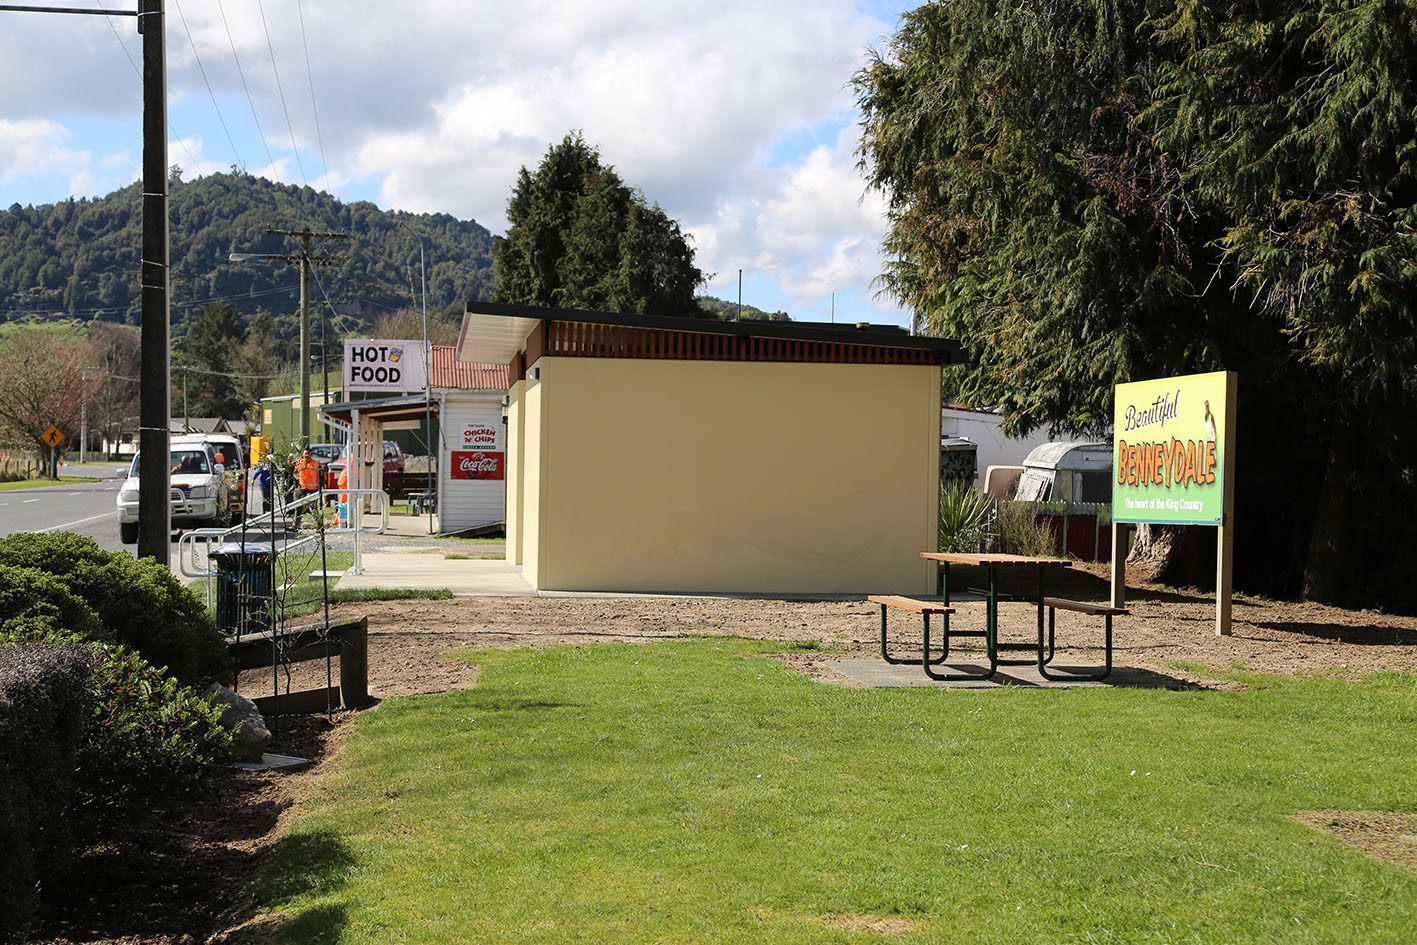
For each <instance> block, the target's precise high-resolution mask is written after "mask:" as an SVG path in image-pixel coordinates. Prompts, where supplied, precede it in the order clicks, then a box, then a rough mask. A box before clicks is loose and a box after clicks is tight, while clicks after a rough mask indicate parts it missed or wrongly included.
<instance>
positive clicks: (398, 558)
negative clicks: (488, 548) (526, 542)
mask: <svg viewBox="0 0 1417 945" xmlns="http://www.w3.org/2000/svg"><path fill="white" fill-rule="evenodd" d="M360 557H361V559H362V561H361V564H362V565H363V570H364V573H363V574H350V573H349V572H347V571H346V572H345V574H344V576H343V577H342V578H340V580H339V583H338V584H336V585H335V588H336V589H337V590H346V589H350V590H361V589H372V588H379V589H381V590H434V591H436V590H442V589H444V588H446V589H447V590H449V591H451V592H452V594H453V596H454V597H535V596H537V595H536V590H535V589H534V588H533V587H532V586H531V585H530V584H528V583H527V582H526V579H525V578H523V577H522V569H521V565H518V564H510V563H508V562H506V561H502V560H496V559H467V560H464V559H460V558H454V559H452V560H448V559H447V558H445V557H444V556H443V553H442V551H441V550H431V549H430V550H424V551H375V552H370V553H367V554H364V555H361V556H360Z"/></svg>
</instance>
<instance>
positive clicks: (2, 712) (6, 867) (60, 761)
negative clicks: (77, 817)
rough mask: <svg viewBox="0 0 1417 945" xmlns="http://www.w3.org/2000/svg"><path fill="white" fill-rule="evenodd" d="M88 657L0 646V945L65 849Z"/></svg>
mask: <svg viewBox="0 0 1417 945" xmlns="http://www.w3.org/2000/svg"><path fill="white" fill-rule="evenodd" d="M89 674H90V654H89V651H88V649H87V648H86V647H80V646H53V645H48V644H25V645H19V646H4V647H0V785H4V791H5V794H6V799H5V800H6V802H5V803H3V804H0V850H4V851H5V855H4V856H0V903H6V904H7V906H6V907H5V908H0V941H8V940H11V939H18V938H19V937H21V936H22V935H23V933H24V931H25V929H26V927H27V926H28V925H29V922H30V920H31V918H32V917H33V915H34V908H35V901H36V898H37V890H38V884H39V883H40V881H41V880H42V879H43V878H44V877H49V876H55V875H57V874H58V873H59V872H60V871H61V870H62V869H63V867H64V866H65V865H66V863H67V862H68V858H69V856H70V855H71V851H72V849H73V821H72V819H71V818H70V817H69V816H68V814H69V811H70V809H71V806H72V804H73V800H74V798H75V796H76V790H77V786H76V774H75V772H76V771H77V769H78V767H79V758H80V756H81V755H82V753H83V751H84V748H85V743H86V741H87V737H88V726H89V717H90V715H91V713H92V706H91V703H90V702H89V700H88V693H89V678H90V675H89Z"/></svg>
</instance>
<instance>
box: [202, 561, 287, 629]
mask: <svg viewBox="0 0 1417 945" xmlns="http://www.w3.org/2000/svg"><path fill="white" fill-rule="evenodd" d="M211 558H212V560H213V561H214V562H216V625H217V627H218V628H219V629H220V630H221V631H222V632H223V633H233V632H236V633H250V632H253V631H254V630H258V629H264V628H265V625H266V619H265V618H266V615H267V614H268V612H269V611H270V603H271V563H272V562H273V561H274V560H275V549H274V548H273V547H272V546H271V545H270V544H269V543H268V542H264V541H248V542H246V544H245V546H244V547H243V546H242V544H241V542H239V541H233V542H228V543H226V544H224V545H218V546H217V547H216V548H214V549H213V550H212V552H211ZM243 618H244V619H243Z"/></svg>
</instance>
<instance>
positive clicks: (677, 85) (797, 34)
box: [0, 0, 892, 305]
mask: <svg viewBox="0 0 1417 945" xmlns="http://www.w3.org/2000/svg"><path fill="white" fill-rule="evenodd" d="M263 8H264V15H265V17H266V22H265V23H264V24H263V23H262V20H261V9H262V7H258V6H257V5H255V4H234V3H226V4H224V5H223V6H222V7H221V8H218V7H217V5H215V4H197V3H190V2H188V3H184V4H183V5H182V7H181V8H180V11H179V9H178V7H177V5H176V3H175V2H174V3H171V4H169V5H168V18H167V28H168V50H169V79H168V82H169V90H170V92H171V95H172V100H173V105H172V110H171V115H170V123H171V125H172V129H171V130H172V137H174V138H178V137H180V138H182V139H183V140H184V141H185V142H186V149H185V150H186V151H190V152H191V157H189V156H188V154H187V153H185V151H184V149H182V148H180V147H174V148H173V150H172V157H171V162H172V163H180V164H183V166H184V170H185V171H186V172H187V175H188V176H192V175H193V174H194V173H198V172H208V171H210V170H212V169H214V168H225V167H226V166H228V165H230V164H238V165H241V166H244V167H246V168H247V169H248V170H250V171H251V172H252V173H257V174H261V175H263V176H272V177H275V178H277V179H280V180H284V181H287V182H292V183H302V182H304V181H302V177H301V174H302V172H301V169H300V168H301V165H303V168H304V172H303V173H304V176H305V179H306V180H308V182H309V183H311V184H313V185H316V186H320V185H321V184H322V183H327V184H328V185H329V186H332V187H333V188H335V191H336V193H339V192H340V191H339V188H340V187H341V186H345V185H350V186H353V185H358V187H361V188H364V189H362V190H360V191H359V194H360V195H361V196H363V195H366V194H368V193H369V191H368V190H367V188H368V187H369V186H377V187H378V188H379V190H378V192H377V194H376V195H375V198H376V200H377V202H378V203H380V204H381V205H382V206H386V207H395V208H400V209H409V210H415V211H440V212H446V213H451V214H453V215H455V216H459V217H464V218H466V217H473V218H475V219H477V220H478V221H479V222H481V223H483V224H484V225H486V226H488V227H489V228H491V229H493V230H494V231H499V230H501V229H502V228H503V227H504V226H505V208H506V201H507V197H508V195H509V194H510V191H511V187H512V184H513V182H514V179H515V175H516V172H517V169H518V168H519V167H521V166H523V165H531V166H534V165H535V164H536V163H537V162H538V161H539V160H540V158H541V156H542V154H543V153H544V152H545V150H546V148H547V146H548V145H549V144H551V143H553V142H555V141H559V140H560V139H561V137H562V136H563V135H565V134H566V133H568V132H570V131H572V130H576V129H580V130H583V131H584V134H585V136H586V139H587V140H588V141H590V142H591V143H593V144H596V145H598V146H599V147H600V148H601V152H602V155H603V157H604V158H605V160H607V161H608V162H610V163H612V164H614V165H615V166H616V167H617V169H618V170H619V171H620V173H621V174H622V176H623V177H624V178H625V180H626V181H628V182H629V183H630V184H632V185H634V186H637V187H639V188H641V189H642V190H643V191H644V193H645V195H646V197H647V198H648V199H649V200H651V201H653V202H656V203H658V204H660V205H661V206H662V207H663V208H664V210H665V211H666V212H667V213H668V214H670V215H671V216H673V217H675V218H676V219H679V220H680V221H681V222H682V223H683V224H684V225H685V227H686V229H688V230H689V231H690V232H691V233H692V234H693V235H694V237H695V241H696V246H697V247H698V250H699V261H700V264H701V266H702V267H703V268H705V269H707V270H711V271H718V272H721V273H722V274H723V276H724V278H723V279H721V280H719V281H718V282H716V283H715V285H716V286H718V287H719V288H720V289H722V287H723V286H724V285H725V284H726V282H727V281H732V280H736V275H737V273H736V270H737V269H738V268H739V267H740V266H742V267H744V268H753V269H755V270H758V271H759V272H760V273H761V274H763V275H764V276H767V277H768V278H771V279H772V280H773V281H775V283H776V285H777V286H778V288H779V290H780V291H781V293H782V294H783V296H784V298H785V299H789V300H791V302H792V304H801V305H812V304H816V303H818V302H820V301H821V299H822V298H824V297H826V296H829V295H830V293H831V292H833V291H836V292H839V293H851V294H857V295H859V294H862V293H863V292H864V291H866V285H867V283H869V280H870V278H871V277H872V276H874V275H875V273H876V272H878V271H879V269H880V262H879V259H878V258H876V249H875V247H876V246H877V245H878V243H879V238H880V234H881V230H882V226H881V220H880V216H879V201H876V200H874V199H868V200H867V201H866V202H865V203H859V202H858V201H859V199H860V197H861V194H862V190H863V185H862V183H861V180H860V177H859V175H858V174H857V172H856V171H855V169H854V157H853V155H852V153H851V152H852V149H853V147H854V143H855V132H854V129H853V127H852V114H853V103H852V100H851V93H850V90H849V83H850V79H851V75H852V73H853V72H854V71H855V70H856V69H857V68H858V67H859V65H860V63H861V54H862V51H863V49H864V48H865V47H866V46H867V45H869V44H871V43H874V42H877V41H878V40H879V39H880V37H881V36H883V35H884V34H886V33H888V32H889V30H890V28H891V26H892V24H891V22H890V21H889V15H890V14H889V12H888V11H880V10H878V9H876V8H875V7H874V6H873V5H872V4H870V3H869V2H866V0H814V2H800V0H799V2H796V3H792V2H784V3H779V4H771V5H769V4H763V3H760V2H758V0H723V2H721V3H718V4H703V3H699V2H689V0H672V2H657V3H645V2H644V0H603V2H601V3H597V4H583V3H571V2H568V0H529V2H525V3H522V4H508V3H493V2H489V0H466V2H459V3H452V4H449V3H447V2H445V0H406V2H402V3H399V4H390V3H387V2H386V0H303V3H302V4H301V5H299V6H297V4H296V0H265V3H264V4H263ZM222 10H224V11H225V19H223V17H222ZM179 13H180V15H179ZM302 16H303V22H304V41H303V42H302V36H301V32H300V29H299V24H300V22H301V18H302ZM75 21H78V22H75ZM12 23H14V24H16V28H15V29H13V30H10V31H8V32H7V33H5V34H4V35H0V114H3V115H6V116H7V117H8V119H9V121H8V122H3V123H0V174H5V173H11V174H13V173H18V171H14V170H11V169H10V168H11V166H12V165H13V166H15V167H29V168H33V167H36V166H42V165H46V164H47V165H48V167H49V169H51V170H52V169H53V168H54V167H56V166H60V167H66V168H67V169H66V170H65V171H64V173H65V175H66V178H67V179H70V180H71V181H73V185H74V186H78V185H79V184H80V183H82V182H87V183H88V184H90V185H97V184H101V183H102V182H103V181H104V180H105V179H106V177H107V173H106V172H105V171H103V170H102V169H99V168H96V167H89V166H88V165H89V164H90V163H92V160H93V159H92V158H88V157H87V156H86V154H85V152H86V151H87V152H91V153H94V154H103V153H107V152H109V151H128V152H130V153H131V152H132V151H135V150H136V149H137V147H138V142H136V141H132V140H126V141H123V142H121V143H117V142H115V141H112V140H110V141H109V142H107V143H98V142H97V140H96V139H94V138H91V137H90V135H91V134H92V135H96V134H99V133H101V132H103V131H104V130H105V129H97V130H95V129H92V128H89V127H87V126H88V125H92V124H95V123H100V120H101V121H104V122H111V121H112V120H113V119H114V118H117V117H123V118H126V119H131V116H132V115H133V114H134V113H135V112H136V109H137V104H138V102H139V95H138V93H139V89H140V84H139V82H138V80H137V77H136V75H135V74H134V72H133V67H132V64H131V62H130V61H129V60H130V57H132V58H136V57H138V56H139V54H140V50H141V45H140V40H139V38H138V37H137V35H136V33H135V32H134V30H133V29H132V26H131V20H127V19H119V18H115V19H114V25H113V26H112V27H110V26H109V25H108V24H107V23H105V22H103V21H102V20H100V19H99V18H88V17H53V16H51V17H44V16H34V15H19V14H11V15H9V16H8V17H7V18H6V26H7V27H9V26H10V25H11V24H12ZM268 27H269V30H268ZM189 30H190V34H189ZM228 30H229V32H228ZM115 34H116V36H117V38H115ZM189 35H190V39H189ZM268 36H269V41H268ZM268 42H269V45H268ZM192 45H195V46H196V49H197V55H198V56H200V61H201V67H202V68H201V69H200V70H199V69H198V67H197V57H196V56H194V55H193V52H192ZM233 46H234V47H235V49H236V51H237V56H239V63H240V68H239V69H238V66H237V62H238V60H237V58H235V57H233V55H232V47H233ZM125 49H126V51H127V52H126V54H125ZM272 50H273V51H274V53H273V52H272ZM307 51H308V56H309V63H310V70H311V71H310V74H309V75H308V76H307V72H306V55H307ZM273 54H274V58H275V60H276V64H277V66H278V71H279V76H280V87H279V89H278V88H277V85H276V79H275V76H276V70H274V69H273V68H272V62H271V60H272V55H273ZM243 80H244V81H243ZM208 83H210V86H211V89H212V91H211V92H210V93H209V92H208ZM312 85H313V98H314V101H315V103H316V105H317V106H318V110H319V111H318V118H319V134H318V138H317V134H316V126H315V110H314V107H312V103H311V99H312V90H311V86H312ZM248 89H249V92H250V95H251V98H252V101H254V103H255V110H256V112H257V114H258V115H259V133H258V130H257V121H256V120H255V119H253V118H252V115H251V111H252V108H251V104H250V103H248V99H247V90H248ZM212 95H215V97H216V99H217V102H218V103H219V108H220V121H219V122H218V116H217V114H216V110H215V109H213V107H212ZM282 96H283V101H282ZM287 116H289V123H287ZM36 123H37V124H36ZM843 126H845V130H843V131H841V132H840V134H838V133H837V132H838V130H839V129H842V128H843ZM19 128H23V129H25V130H24V131H23V132H20V131H18V130H17V129H19ZM66 128H67V129H69V130H70V131H71V132H73V133H74V134H76V135H81V137H76V138H75V139H74V140H72V141H71V140H68V139H66V137H65V133H64V132H65V129H66ZM107 131H108V133H109V134H110V137H112V129H111V128H110V129H107ZM125 133H127V134H129V135H131V134H132V129H131V125H130V126H127V127H125ZM292 134H293V136H294V138H295V139H296V141H297V142H298V146H299V148H300V160H299V161H297V160H296V159H295V154H294V152H293V151H292V149H291V138H292ZM823 134H825V135H826V139H827V140H825V141H823V140H821V136H822V135H823ZM228 136H229V137H230V139H234V142H235V150H234V151H233V145H232V144H231V142H230V140H229V138H228ZM21 142H23V150H22V144H21ZM321 144H323V150H324V154H325V158H326V159H327V160H328V165H329V166H328V168H325V167H322V166H321V161H320V159H319V152H320V150H321V147H320V145H321ZM45 149H48V150H47V152H46V150H45ZM193 158H195V159H196V164H197V167H196V168H191V167H187V165H188V164H189V163H192V159H193ZM66 162H67V163H66ZM134 173H136V168H134ZM85 175H87V177H86V176H85ZM62 196H63V195H52V196H50V197H49V198H48V199H59V198H60V197H62Z"/></svg>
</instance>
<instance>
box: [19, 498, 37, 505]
mask: <svg viewBox="0 0 1417 945" xmlns="http://www.w3.org/2000/svg"><path fill="white" fill-rule="evenodd" d="M38 501H39V500H38V499H25V500H23V501H22V502H21V503H20V504H21V505H29V504H30V503H31V502H38Z"/></svg>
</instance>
